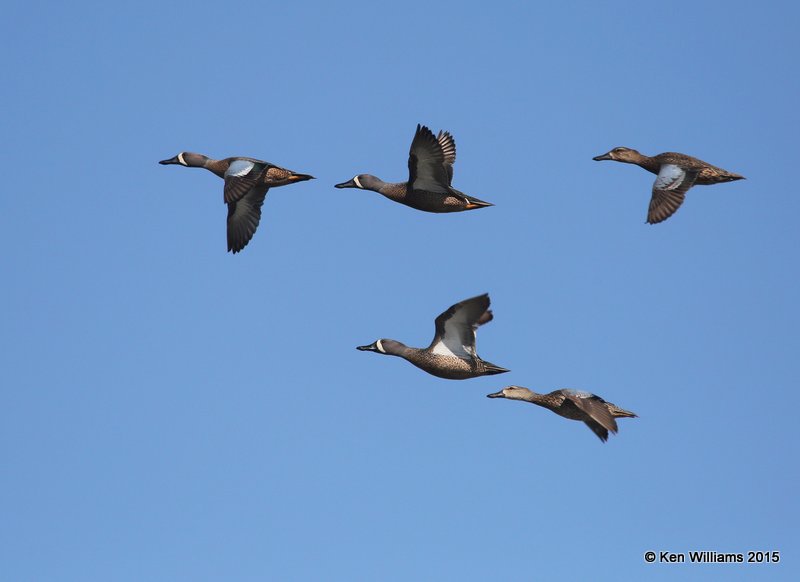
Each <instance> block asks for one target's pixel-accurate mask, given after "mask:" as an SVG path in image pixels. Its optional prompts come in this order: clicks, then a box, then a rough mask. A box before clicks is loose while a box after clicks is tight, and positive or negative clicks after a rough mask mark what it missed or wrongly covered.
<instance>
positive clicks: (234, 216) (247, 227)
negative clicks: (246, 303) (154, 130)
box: [158, 152, 314, 253]
mask: <svg viewBox="0 0 800 582" xmlns="http://www.w3.org/2000/svg"><path fill="white" fill-rule="evenodd" d="M158 163H159V164H162V165H167V164H178V165H181V166H186V167H187V168H205V169H206V170H208V171H209V172H213V173H214V174H216V175H217V176H219V177H220V178H223V179H224V180H225V187H224V190H223V192H224V198H225V204H227V205H228V251H230V252H232V253H238V252H239V251H241V250H242V249H243V248H244V247H246V246H247V243H249V242H250V239H251V238H253V235H254V234H255V232H256V229H257V228H258V223H259V221H260V220H261V205H262V204H264V198H265V197H266V196H267V190H269V189H270V188H274V187H277V186H285V185H286V184H293V183H295V182H302V181H304V180H313V179H314V176H309V175H308V174H298V173H296V172H293V171H291V170H287V169H285V168H281V167H279V166H276V165H274V164H270V163H269V162H264V161H261V160H256V159H253V158H241V157H236V158H225V159H224V160H212V159H211V158H208V157H206V156H204V155H202V154H193V153H191V152H181V153H179V154H178V155H177V156H175V157H174V158H170V159H168V160H161V161H160V162H158Z"/></svg>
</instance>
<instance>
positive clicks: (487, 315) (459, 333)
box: [430, 294, 493, 359]
mask: <svg viewBox="0 0 800 582" xmlns="http://www.w3.org/2000/svg"><path fill="white" fill-rule="evenodd" d="M492 317H493V316H492V312H491V311H490V310H489V295H488V294H483V295H478V296H477V297H473V298H471V299H466V300H464V301H461V302H460V303H456V304H455V305H453V306H451V307H450V308H449V309H448V310H447V311H445V312H444V313H442V314H441V315H440V316H439V317H437V318H436V335H434V337H433V342H431V346H430V347H431V349H432V351H433V353H434V354H439V355H445V356H456V357H459V358H464V359H471V358H476V357H477V354H476V350H475V331H476V330H477V329H478V326H480V325H483V324H484V323H488V322H490V321H491V320H492Z"/></svg>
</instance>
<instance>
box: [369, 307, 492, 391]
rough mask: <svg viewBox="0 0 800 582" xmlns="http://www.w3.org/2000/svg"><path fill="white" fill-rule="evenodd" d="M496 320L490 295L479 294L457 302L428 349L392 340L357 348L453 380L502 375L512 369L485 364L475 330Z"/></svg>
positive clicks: (442, 318) (438, 322)
mask: <svg viewBox="0 0 800 582" xmlns="http://www.w3.org/2000/svg"><path fill="white" fill-rule="evenodd" d="M492 317H493V316H492V312H491V311H490V310H489V295H488V294H484V295H479V296H478V297H473V298H472V299H466V300H464V301H462V302H461V303H456V304H455V305H453V306H452V307H450V309H448V310H447V311H445V312H444V313H442V314H441V315H440V316H439V317H437V318H436V335H434V336H433V341H432V342H431V345H430V346H428V347H427V348H425V349H422V348H409V347H408V346H406V345H404V344H401V343H400V342H398V341H395V340H390V339H379V340H378V341H376V342H375V343H373V344H370V345H368V346H358V347H357V348H356V349H358V350H362V351H364V350H366V351H370V352H378V353H379V354H386V355H388V356H400V357H401V358H404V359H406V360H408V361H409V362H411V363H412V364H414V365H415V366H416V367H417V368H421V369H423V370H425V371H426V372H428V373H429V374H433V375H434V376H438V377H439V378H448V379H450V380H464V379H466V378H476V377H478V376H488V375H491V374H502V373H503V372H508V370H506V369H505V368H501V367H500V366H495V365H494V364H490V363H489V362H485V361H484V360H482V359H480V357H478V354H477V353H476V352H475V330H477V329H478V326H480V325H483V324H484V323H488V322H490V321H491V320H492Z"/></svg>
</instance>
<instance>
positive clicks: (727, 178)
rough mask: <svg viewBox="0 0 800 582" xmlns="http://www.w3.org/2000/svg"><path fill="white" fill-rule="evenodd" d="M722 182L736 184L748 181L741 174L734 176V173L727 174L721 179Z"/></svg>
mask: <svg viewBox="0 0 800 582" xmlns="http://www.w3.org/2000/svg"><path fill="white" fill-rule="evenodd" d="M718 179H719V181H720V182H735V181H736V180H746V179H747V178H745V177H744V176H742V175H741V174H734V173H733V172H725V173H724V174H722V175H721V176H720V177H719V178H718Z"/></svg>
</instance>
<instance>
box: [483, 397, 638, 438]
mask: <svg viewBox="0 0 800 582" xmlns="http://www.w3.org/2000/svg"><path fill="white" fill-rule="evenodd" d="M487 396H488V397H489V398H507V399H509V400H522V401H524V402H530V403H532V404H536V405H538V406H541V407H543V408H547V409H548V410H552V411H553V412H555V413H556V414H558V415H559V416H563V417H564V418H568V419H570V420H579V421H581V422H583V423H585V424H586V426H588V427H589V428H590V429H591V430H592V432H594V434H596V435H597V437H598V438H599V439H600V440H601V441H603V442H605V441H607V440H608V432H609V431H611V432H613V433H616V432H617V423H616V421H615V420H614V419H615V418H635V417H636V414H634V413H633V412H630V411H629V410H624V409H622V408H620V407H619V406H617V405H616V404H612V403H611V402H606V401H605V400H603V399H602V398H600V397H599V396H597V395H595V394H591V393H589V392H581V391H578V390H570V389H566V388H564V389H561V390H554V391H553V392H550V393H548V394H538V393H536V392H534V391H532V390H529V389H528V388H523V387H522V386H507V387H505V388H503V389H502V390H500V391H499V392H495V393H493V394H487Z"/></svg>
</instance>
